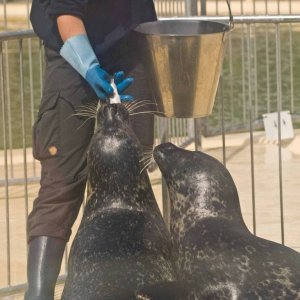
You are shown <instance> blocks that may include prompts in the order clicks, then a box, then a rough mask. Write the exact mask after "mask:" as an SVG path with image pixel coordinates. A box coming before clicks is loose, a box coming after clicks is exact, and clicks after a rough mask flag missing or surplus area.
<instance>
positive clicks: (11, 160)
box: [4, 41, 14, 177]
mask: <svg viewBox="0 0 300 300" xmlns="http://www.w3.org/2000/svg"><path fill="white" fill-rule="evenodd" d="M4 46H5V73H6V74H5V75H6V89H5V90H6V99H7V106H8V108H7V118H8V148H9V152H10V176H11V177H14V164H13V137H12V126H11V125H12V120H11V98H10V78H9V74H10V72H9V70H10V68H9V64H8V42H7V41H5V42H4Z"/></svg>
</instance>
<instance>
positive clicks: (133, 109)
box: [128, 103, 156, 114]
mask: <svg viewBox="0 0 300 300" xmlns="http://www.w3.org/2000/svg"><path fill="white" fill-rule="evenodd" d="M148 105H156V104H154V103H141V104H140V105H136V106H135V107H132V108H130V109H128V112H129V114H130V113H132V112H134V111H135V110H137V109H139V108H141V107H143V106H148Z"/></svg>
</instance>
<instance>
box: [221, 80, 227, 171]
mask: <svg viewBox="0 0 300 300" xmlns="http://www.w3.org/2000/svg"><path fill="white" fill-rule="evenodd" d="M220 91H221V93H220V94H221V130H222V154H223V164H224V166H225V167H226V138H225V112H224V110H225V109H224V84H223V76H221V80H220Z"/></svg>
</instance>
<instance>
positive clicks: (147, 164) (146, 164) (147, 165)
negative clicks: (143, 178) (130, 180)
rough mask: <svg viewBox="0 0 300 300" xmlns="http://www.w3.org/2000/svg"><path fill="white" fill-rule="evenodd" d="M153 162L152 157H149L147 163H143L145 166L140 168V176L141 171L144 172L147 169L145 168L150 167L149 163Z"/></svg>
mask: <svg viewBox="0 0 300 300" xmlns="http://www.w3.org/2000/svg"><path fill="white" fill-rule="evenodd" d="M153 161H154V159H153V157H151V158H150V159H149V161H148V162H147V163H145V165H144V167H143V168H142V170H141V172H140V174H142V173H143V171H144V170H145V169H147V168H148V167H149V166H150V165H151V163H152V162H153Z"/></svg>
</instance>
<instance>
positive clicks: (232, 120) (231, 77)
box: [229, 35, 234, 126]
mask: <svg viewBox="0 0 300 300" xmlns="http://www.w3.org/2000/svg"><path fill="white" fill-rule="evenodd" d="M232 63H233V59H232V35H229V90H230V119H231V126H233V123H234V104H233V101H234V97H233V65H232Z"/></svg>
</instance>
